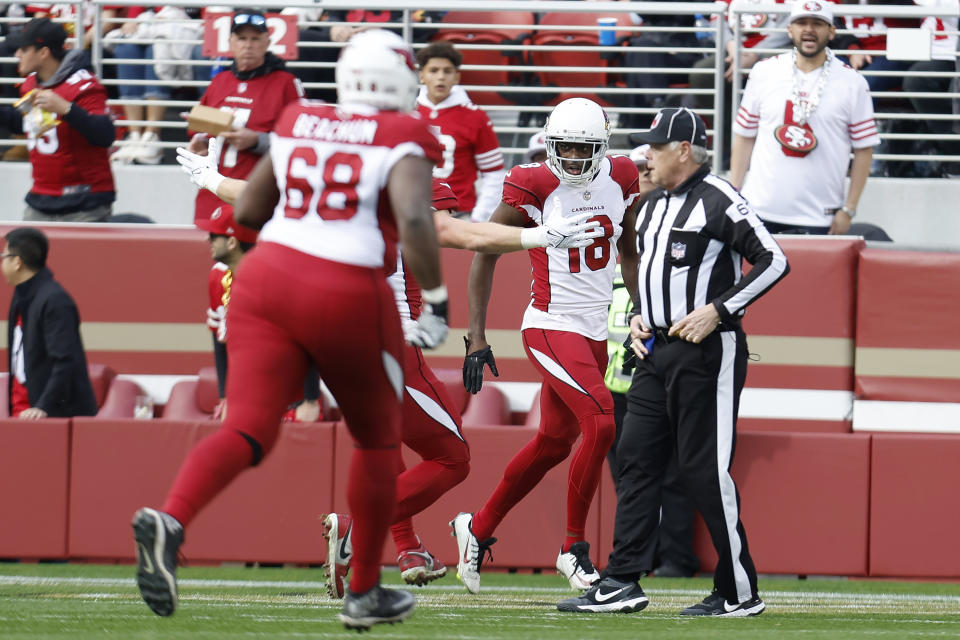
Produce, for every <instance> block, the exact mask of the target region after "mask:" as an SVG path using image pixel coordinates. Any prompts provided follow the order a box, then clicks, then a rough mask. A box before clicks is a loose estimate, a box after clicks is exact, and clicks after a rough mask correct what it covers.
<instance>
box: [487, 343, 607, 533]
mask: <svg viewBox="0 0 960 640" xmlns="http://www.w3.org/2000/svg"><path fill="white" fill-rule="evenodd" d="M523 345H524V348H525V349H526V351H527V357H528V358H529V359H530V361H531V362H532V363H533V365H534V366H535V367H536V368H537V369H538V370H539V371H540V373H541V375H543V385H542V386H541V388H540V429H539V431H538V432H537V435H536V436H535V437H534V438H533V440H531V441H530V442H529V443H527V444H526V446H524V447H523V449H521V450H520V451H519V452H518V453H517V454H516V455H515V456H514V457H513V459H512V460H511V461H510V463H509V464H508V465H507V468H506V471H504V474H503V479H502V480H501V481H500V484H499V485H498V486H497V488H496V490H495V491H494V492H493V495H492V496H490V499H489V500H487V503H486V504H485V505H484V506H483V508H481V509H480V511H478V512H477V513H476V515H475V516H474V519H473V532H474V535H476V536H477V537H478V538H479V539H480V540H483V539H484V538H488V537H490V536H491V535H492V534H493V532H494V530H495V529H496V527H497V526H498V525H499V524H500V522H501V521H502V520H503V518H504V517H505V516H506V515H507V513H508V512H509V511H510V509H512V508H513V507H514V505H516V504H517V503H518V502H519V501H520V500H521V499H523V497H524V496H526V495H527V494H528V493H529V492H530V491H531V490H532V489H533V488H534V487H535V486H537V484H538V483H539V482H540V480H541V479H542V478H543V476H544V475H545V474H546V473H547V471H549V470H550V469H552V468H553V467H555V466H556V465H558V464H560V462H562V461H563V460H565V459H566V458H567V456H569V455H570V451H571V450H572V448H573V445H574V443H575V442H576V440H577V438H578V437H579V436H581V435H582V436H583V439H582V441H581V442H580V446H579V447H577V450H576V452H575V453H574V455H573V459H572V460H571V462H570V473H569V476H568V485H567V486H568V488H567V532H566V537H565V547H566V546H569V544H571V543H572V542H576V541H578V540H583V539H584V535H585V528H586V520H587V512H588V511H589V510H590V503H591V502H592V501H593V496H594V494H595V493H596V491H597V486H598V484H599V483H600V472H601V470H602V468H603V460H604V458H605V457H606V455H607V451H608V450H609V449H610V445H611V444H612V443H613V438H614V435H615V433H616V428H615V426H614V422H613V397H612V396H611V395H610V391H609V390H608V389H607V387H606V385H605V384H604V383H603V374H604V372H605V371H606V369H607V345H606V342H602V341H599V340H590V339H589V338H586V337H584V336H582V335H580V334H578V333H572V332H569V331H551V330H546V329H526V330H524V331H523Z"/></svg>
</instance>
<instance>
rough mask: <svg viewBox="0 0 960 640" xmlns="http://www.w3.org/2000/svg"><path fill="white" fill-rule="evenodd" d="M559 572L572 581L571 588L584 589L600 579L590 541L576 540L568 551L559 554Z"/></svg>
mask: <svg viewBox="0 0 960 640" xmlns="http://www.w3.org/2000/svg"><path fill="white" fill-rule="evenodd" d="M557 573H559V574H560V575H562V576H563V577H564V578H566V579H567V580H568V581H569V582H570V588H572V589H576V590H578V591H582V590H584V589H589V588H590V587H591V586H592V585H593V584H594V583H595V582H597V581H599V580H600V574H599V573H597V570H596V569H595V568H594V566H593V563H592V562H591V561H590V543H589V542H585V541H582V540H581V541H580V542H574V543H573V544H572V545H570V550H569V551H567V552H566V553H564V552H563V550H561V551H560V555H558V556H557Z"/></svg>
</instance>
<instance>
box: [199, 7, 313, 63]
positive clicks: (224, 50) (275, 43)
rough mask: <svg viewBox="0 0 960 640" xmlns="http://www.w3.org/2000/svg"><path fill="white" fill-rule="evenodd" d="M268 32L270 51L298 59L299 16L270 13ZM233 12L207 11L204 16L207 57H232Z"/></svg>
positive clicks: (285, 57)
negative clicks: (231, 29)
mask: <svg viewBox="0 0 960 640" xmlns="http://www.w3.org/2000/svg"><path fill="white" fill-rule="evenodd" d="M266 18H267V33H268V34H270V52H271V53H273V54H274V55H276V56H277V57H279V58H283V59H284V60H296V59H297V33H298V32H297V16H288V15H283V14H279V13H268V14H266ZM232 21H233V14H232V13H214V12H212V11H210V12H207V13H205V14H204V16H203V55H204V56H206V57H207V58H218V57H228V58H229V57H230V25H231V23H232Z"/></svg>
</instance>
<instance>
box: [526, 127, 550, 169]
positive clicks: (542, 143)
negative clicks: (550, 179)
mask: <svg viewBox="0 0 960 640" xmlns="http://www.w3.org/2000/svg"><path fill="white" fill-rule="evenodd" d="M546 159H547V134H546V133H544V132H543V131H537V132H536V133H535V134H533V135H532V136H530V142H528V143H527V150H526V152H525V153H524V154H523V162H524V164H530V163H532V162H543V161H545V160H546Z"/></svg>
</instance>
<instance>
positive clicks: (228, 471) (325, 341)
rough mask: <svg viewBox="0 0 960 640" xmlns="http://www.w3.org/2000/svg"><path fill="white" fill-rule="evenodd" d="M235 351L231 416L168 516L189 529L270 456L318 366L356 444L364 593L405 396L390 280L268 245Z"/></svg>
mask: <svg viewBox="0 0 960 640" xmlns="http://www.w3.org/2000/svg"><path fill="white" fill-rule="evenodd" d="M227 353H228V356H229V358H230V376H229V377H228V379H227V390H226V392H227V417H226V419H225V420H224V422H223V425H222V426H221V427H220V429H218V430H217V432H216V433H214V434H213V435H211V436H210V437H208V438H206V439H205V440H203V441H202V442H200V443H199V444H198V445H197V446H196V447H195V448H194V449H193V450H192V451H191V452H190V455H189V456H188V458H187V460H186V461H185V463H184V465H183V467H182V468H181V470H180V472H179V474H178V476H177V479H176V481H175V482H174V486H173V488H172V489H171V492H170V495H169V496H168V498H167V502H166V504H165V505H164V511H167V512H168V513H170V514H171V515H173V516H174V517H175V518H177V519H178V520H180V522H182V523H183V524H184V525H186V524H187V523H188V522H189V521H190V520H191V519H192V517H193V515H194V514H195V513H196V512H197V511H199V510H200V509H202V508H203V507H204V506H205V505H206V504H207V503H208V502H209V501H210V500H212V499H213V498H214V497H215V496H216V495H217V493H219V492H220V491H221V490H222V489H223V488H225V487H226V486H227V485H228V484H229V483H230V482H231V481H232V480H233V478H234V477H236V475H237V474H239V473H240V472H241V471H243V470H244V469H246V468H247V467H248V466H250V465H251V464H256V463H257V462H259V459H260V458H261V457H262V456H265V455H267V454H268V453H269V452H270V450H271V449H272V447H273V445H274V443H275V442H276V439H277V435H278V432H279V425H280V419H281V417H282V415H283V413H284V411H285V410H286V407H287V405H288V404H289V403H290V401H291V399H292V398H294V397H295V396H296V395H297V393H298V392H299V390H300V387H301V385H302V382H303V378H304V376H305V375H306V372H307V367H308V365H309V363H310V361H311V360H312V361H314V362H315V363H316V365H317V370H318V371H319V373H320V377H321V378H322V379H323V380H324V382H325V383H326V385H327V388H328V389H329V390H330V392H331V393H332V394H333V396H334V397H335V398H336V400H337V404H338V405H339V406H340V409H341V411H342V413H343V416H344V419H345V420H346V423H347V426H348V428H349V429H350V434H351V435H352V436H353V438H354V441H355V444H356V447H357V448H356V451H355V452H354V455H353V460H352V462H351V466H350V477H349V481H348V489H347V500H348V503H349V506H350V511H351V513H352V514H353V516H354V525H353V533H352V539H353V550H354V557H353V576H352V578H351V582H350V588H351V589H352V590H353V591H354V592H358V593H359V592H362V591H366V590H367V589H369V588H370V587H372V586H373V585H374V584H376V582H377V579H378V577H379V561H380V555H381V552H382V549H383V543H384V540H385V538H386V534H387V529H388V528H389V526H390V524H391V523H392V521H393V517H392V514H393V510H394V504H395V498H396V476H397V472H398V465H397V459H398V449H399V443H400V419H401V397H402V396H401V394H402V393H403V337H402V335H401V331H400V319H399V316H398V314H397V309H396V306H395V303H394V299H393V292H392V291H391V289H390V287H389V285H388V284H387V282H386V277H385V275H384V273H383V271H382V270H379V269H367V268H361V267H355V266H350V265H345V264H341V263H337V262H331V261H328V260H322V259H319V258H315V257H313V256H309V255H307V254H304V253H301V252H298V251H294V250H292V249H289V248H286V247H283V246H281V245H278V244H275V243H269V242H266V243H263V244H261V245H258V246H257V247H256V248H255V249H253V250H252V251H251V252H249V253H248V254H247V256H246V257H244V260H243V264H242V265H241V267H240V269H239V270H238V273H237V277H236V279H235V282H234V286H233V291H232V292H231V300H230V308H229V312H228V317H227ZM320 506H321V505H317V507H318V511H319V507H320Z"/></svg>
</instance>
